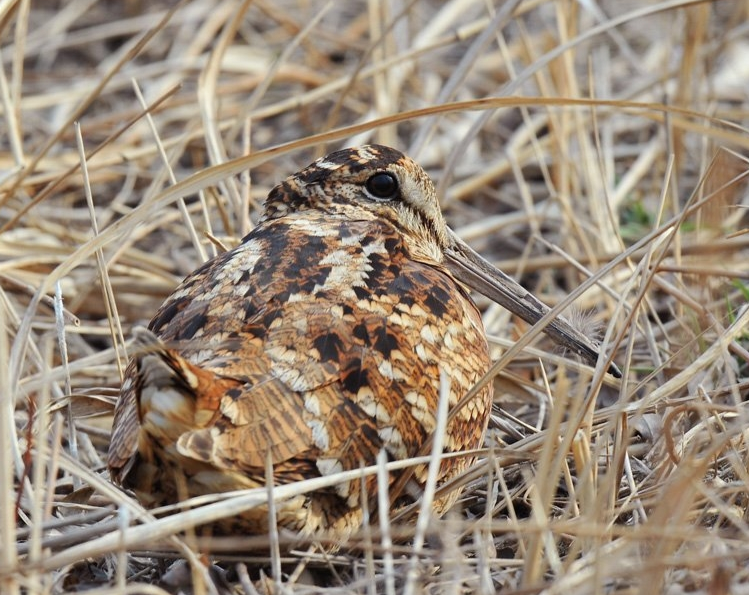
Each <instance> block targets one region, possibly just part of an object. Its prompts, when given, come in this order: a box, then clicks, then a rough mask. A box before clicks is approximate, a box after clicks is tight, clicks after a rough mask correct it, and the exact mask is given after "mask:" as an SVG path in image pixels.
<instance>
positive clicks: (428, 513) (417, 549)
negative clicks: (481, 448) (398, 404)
mask: <svg viewBox="0 0 749 595" xmlns="http://www.w3.org/2000/svg"><path fill="white" fill-rule="evenodd" d="M449 402H450V378H449V376H448V375H447V374H446V373H445V370H444V369H442V368H441V367H440V398H439V402H438V404H437V424H436V427H435V428H434V434H433V436H434V438H433V440H432V451H431V453H430V456H429V467H427V479H426V483H425V484H424V493H423V495H422V496H421V503H420V506H421V508H420V510H419V516H418V517H417V519H416V531H415V532H414V541H413V546H412V547H413V553H412V554H411V559H410V561H409V565H408V573H407V575H406V585H405V587H404V588H403V593H404V594H405V595H414V594H415V592H416V588H417V584H416V580H417V578H418V565H419V557H420V556H421V554H422V551H423V549H424V540H425V536H426V532H427V529H428V528H429V523H430V521H431V520H432V518H433V517H434V512H433V510H432V505H433V504H434V493H435V491H436V489H437V477H438V475H439V471H440V466H441V464H442V449H443V446H444V444H445V434H446V431H447V418H448V415H447V413H448V406H449Z"/></svg>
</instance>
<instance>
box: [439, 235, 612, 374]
mask: <svg viewBox="0 0 749 595" xmlns="http://www.w3.org/2000/svg"><path fill="white" fill-rule="evenodd" d="M448 233H449V235H450V240H451V243H452V246H450V247H449V248H447V249H446V250H445V265H446V266H447V268H448V269H449V270H450V272H451V273H452V274H453V275H454V276H455V278H456V279H458V280H459V281H461V282H462V283H465V284H466V285H467V286H469V287H470V288H472V289H474V290H476V291H478V292H479V293H481V294H483V295H485V296H486V297H487V298H489V299H490V300H492V301H494V302H496V303H498V304H499V305H501V306H503V307H505V308H507V309H508V310H509V311H510V312H512V313H513V314H516V315H517V316H520V318H522V319H523V320H525V321H526V322H527V323H528V324H536V323H537V322H538V321H539V320H540V319H541V318H542V317H543V316H544V315H545V314H547V313H548V312H549V311H550V310H551V308H549V306H547V305H546V304H544V303H543V302H541V301H539V300H538V299H536V297H535V296H534V295H533V294H532V293H530V292H529V291H527V290H526V289H524V288H523V287H522V286H521V285H520V284H519V283H517V282H516V281H515V280H514V279H512V278H511V277H509V276H508V275H506V274H505V273H503V272H502V271H500V270H499V269H498V268H497V267H495V266H492V265H491V264H490V263H489V262H488V261H486V260H485V259H484V258H482V257H481V256H480V255H479V254H478V253H476V252H475V251H474V250H473V249H472V248H471V247H470V246H468V244H466V243H465V242H463V240H461V239H460V238H459V237H458V236H456V235H455V233H453V232H452V230H450V231H449V232H448ZM543 331H544V332H545V333H546V334H547V335H549V336H550V337H551V338H552V339H554V341H556V342H557V343H559V344H560V345H562V346H563V347H566V348H567V349H569V350H570V351H573V352H574V353H577V354H578V355H580V356H581V357H582V358H583V359H584V360H585V361H586V362H588V363H589V364H591V365H593V366H595V364H596V362H597V361H598V358H599V356H600V351H599V347H598V345H596V344H595V343H594V342H593V341H591V340H590V339H589V338H588V337H586V336H585V335H583V334H582V333H581V332H580V331H578V330H576V329H575V328H574V327H572V325H570V324H569V323H568V322H567V321H566V320H565V319H564V318H562V317H561V316H558V317H557V318H554V319H552V320H551V321H550V322H549V323H548V324H547V325H546V327H545V328H544V329H543ZM608 373H609V374H611V375H612V376H614V377H615V378H621V377H622V373H621V370H619V368H618V367H617V366H616V364H614V363H612V364H611V365H610V366H609V368H608Z"/></svg>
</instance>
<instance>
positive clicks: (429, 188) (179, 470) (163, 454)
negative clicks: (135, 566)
mask: <svg viewBox="0 0 749 595" xmlns="http://www.w3.org/2000/svg"><path fill="white" fill-rule="evenodd" d="M471 290H475V291H478V292H480V293H482V294H484V295H485V296H487V297H489V298H490V299H492V300H494V301H497V302H498V303H500V304H502V305H504V306H505V307H507V308H508V309H510V310H511V311H513V312H515V313H516V314H517V315H518V316H520V317H521V318H523V319H525V320H526V321H528V322H530V323H535V322H537V321H538V320H539V319H540V318H541V317H542V316H543V315H544V314H546V313H547V312H548V311H549V308H548V307H547V306H546V305H545V304H543V303H542V302H540V301H539V300H538V299H536V298H535V297H534V296H533V295H532V294H531V293H529V292H528V291H526V290H525V289H524V288H523V287H522V286H520V285H519V284H518V283H517V282H515V281H514V280H513V279H512V278H511V277H509V276H507V275H505V274H504V273H502V272H501V271H500V270H499V269H497V268H495V267H494V266H493V265H491V264H490V263H489V262H487V261H486V260H484V259H483V258H482V257H481V256H479V255H478V254H477V253H476V252H474V251H473V250H472V249H471V248H470V247H469V246H468V245H467V244H465V243H464V242H463V241H462V240H460V239H459V238H458V236H457V235H456V234H455V233H454V232H453V231H452V230H451V229H450V228H449V227H448V226H447V224H446V222H445V219H444V217H443V214H442V212H441V210H440V205H439V202H438V199H437V194H436V191H435V187H434V184H433V183H432V181H431V180H430V178H429V176H428V175H427V173H426V172H425V171H424V170H423V169H422V168H421V167H420V166H419V165H418V164H417V163H416V162H414V161H413V160H412V159H410V158H409V157H407V156H405V155H404V154H403V153H401V152H399V151H397V150H396V149H393V148H390V147H386V146H383V145H366V146H360V147H355V148H348V149H343V150H340V151H336V152H333V153H331V154H329V155H327V156H325V157H323V158H321V159H318V160H317V161H315V162H314V163H312V164H311V165H309V166H308V167H306V168H305V169H303V170H301V171H300V172H298V173H296V174H294V175H291V176H289V177H288V178H287V179H285V180H284V181H283V182H282V183H280V184H279V185H277V186H276V187H275V188H273V189H272V191H271V192H270V193H269V195H268V197H267V199H266V201H265V203H264V206H263V211H262V215H261V217H260V218H259V220H258V222H257V224H256V226H255V227H254V228H253V229H252V231H250V233H249V234H248V235H247V236H246V237H244V238H243V239H242V240H241V242H240V243H239V244H238V245H237V247H235V248H234V249H232V250H228V251H225V252H223V253H221V254H219V255H218V256H216V257H214V258H213V259H211V260H208V261H207V262H206V263H205V264H203V265H202V266H200V267H199V268H198V269H197V270H195V271H194V272H193V273H192V274H190V275H188V276H187V277H186V278H185V279H184V281H182V283H181V284H180V285H179V286H178V287H177V288H176V289H175V290H174V292H173V293H172V294H171V295H170V296H169V297H168V298H167V299H166V301H165V302H164V303H163V304H162V306H161V307H160V308H159V309H158V311H157V312H156V314H155V315H154V316H153V318H152V319H151V321H150V323H149V324H148V327H147V328H143V327H141V328H138V329H136V330H135V331H134V345H135V353H133V355H132V357H131V359H130V361H129V363H128V366H127V368H126V372H125V375H124V380H123V383H122V385H121V391H120V396H119V399H118V401H117V403H116V406H115V412H114V420H113V429H112V436H111V442H110V446H109V451H108V461H107V462H108V467H109V472H110V476H111V478H112V480H113V481H114V482H115V483H117V484H118V485H120V486H122V487H123V488H126V489H129V490H132V492H134V493H135V495H136V496H137V498H138V499H139V500H140V501H141V502H142V503H143V504H144V505H145V506H147V507H156V506H161V505H164V504H173V503H177V502H180V501H181V500H183V499H185V498H188V497H193V496H200V495H205V494H215V493H221V492H227V491H232V490H237V489H244V488H256V487H261V486H265V485H266V465H267V462H268V461H270V463H271V464H272V479H273V483H274V484H275V485H284V484H289V483H292V482H295V481H299V480H302V479H308V478H312V477H327V476H330V475H332V474H335V473H336V472H338V471H343V470H353V469H358V468H360V467H362V466H366V465H372V464H374V463H375V462H376V460H377V456H378V454H379V453H380V452H381V451H384V452H385V454H386V455H387V458H388V460H403V459H407V458H409V457H413V456H416V455H419V454H426V453H425V452H424V447H425V445H426V444H428V443H429V441H430V439H431V436H432V434H433V433H434V431H435V428H436V424H437V419H436V416H437V408H438V402H439V399H440V376H441V375H445V376H446V377H447V378H448V379H449V383H448V384H447V385H448V386H449V391H448V394H447V398H448V407H449V409H450V417H449V418H448V419H449V421H448V424H447V428H446V433H445V438H444V452H445V454H449V455H454V456H449V457H445V458H444V460H443V461H442V463H441V466H440V468H439V473H438V483H439V485H442V484H444V483H445V482H447V481H448V480H450V479H452V478H455V477H456V476H457V475H459V474H460V473H461V472H463V471H464V470H465V469H466V468H467V467H468V466H469V465H471V464H472V463H473V462H474V460H475V456H476V455H475V452H476V450H477V449H479V448H480V447H481V446H482V444H483V441H484V436H485V432H486V428H487V423H488V420H489V417H490V412H491V407H492V401H493V395H492V384H491V383H487V384H485V385H484V386H483V388H480V390H477V391H474V393H473V394H472V396H469V398H467V399H466V398H465V397H466V396H467V395H469V391H471V389H472V388H473V387H474V386H475V385H476V384H477V383H478V382H479V381H480V380H481V379H482V377H483V376H484V375H485V374H486V373H487V371H488V370H489V367H490V366H491V358H490V353H489V346H488V341H487V337H486V332H485V330H484V327H483V324H482V319H481V314H480V312H479V309H478V308H477V306H476V304H475V303H474V301H473V299H472V297H471V294H470V291H471ZM545 332H547V334H549V335H550V336H551V337H552V338H553V339H555V340H556V341H557V342H559V343H560V344H562V345H564V346H566V347H568V348H570V349H571V350H572V351H574V352H575V353H577V354H579V355H580V356H581V357H582V358H583V359H584V360H585V361H587V362H589V363H595V362H596V361H597V359H598V357H599V347H598V345H597V344H596V343H595V342H593V341H592V340H591V339H589V338H588V337H586V336H584V335H583V334H582V333H580V332H579V331H577V330H575V329H574V328H573V327H572V326H571V325H570V324H569V323H568V322H567V321H566V320H565V319H564V318H561V317H558V318H555V319H553V320H552V321H551V323H550V324H549V325H548V326H546V328H545ZM608 371H609V372H610V373H612V374H613V375H615V376H617V375H620V372H619V370H618V368H616V366H615V364H611V365H610V366H609V368H608ZM461 453H465V456H460V455H461ZM426 472H427V471H426V467H425V466H423V465H422V466H421V467H416V468H415V469H410V470H409V475H403V473H405V472H393V473H392V474H391V476H390V479H389V481H390V488H391V489H395V488H396V487H398V486H399V487H400V492H401V493H400V494H391V496H392V497H393V498H400V499H401V500H403V501H410V502H413V501H415V500H417V499H418V497H419V494H420V492H421V490H423V487H424V484H425V481H426ZM399 480H400V481H399ZM376 493H377V486H376V478H375V477H374V476H369V477H367V478H365V479H364V480H363V483H362V480H359V479H357V480H355V481H349V482H343V483H341V484H339V485H336V486H334V487H333V488H329V489H324V490H317V491H312V492H310V493H307V494H303V495H300V496H298V497H294V498H291V499H289V500H285V501H282V502H279V503H278V504H277V507H276V522H277V524H278V526H279V527H283V528H285V529H289V530H291V531H293V532H296V533H298V534H300V535H308V536H314V535H322V534H325V535H332V536H339V537H343V536H346V535H350V534H351V533H352V532H354V531H356V530H357V529H358V528H359V527H360V526H361V523H362V519H363V509H364V506H363V504H367V505H368V506H369V509H370V510H374V509H376V499H375V498H373V495H374V494H376ZM458 493H459V491H458V490H453V491H452V492H450V493H449V494H448V495H447V496H445V497H442V498H438V499H437V501H436V502H435V505H434V506H435V512H436V513H437V514H441V513H442V512H444V511H445V510H447V509H449V507H450V506H451V505H452V504H454V501H455V499H456V498H457V496H458ZM365 500H366V502H364V501H365ZM268 526H269V517H268V510H267V509H265V508H254V509H252V510H249V511H247V512H246V513H244V514H242V515H240V516H239V517H237V518H232V519H227V520H225V521H220V522H218V523H216V524H215V526H213V527H212V528H211V529H212V530H214V531H216V532H217V533H224V534H226V533H228V534H261V533H263V532H265V531H267V529H268Z"/></svg>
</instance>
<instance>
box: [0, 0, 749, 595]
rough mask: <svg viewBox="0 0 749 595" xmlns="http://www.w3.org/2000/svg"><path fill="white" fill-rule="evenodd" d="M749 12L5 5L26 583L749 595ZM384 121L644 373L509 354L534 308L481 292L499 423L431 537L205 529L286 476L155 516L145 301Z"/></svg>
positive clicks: (6, 550)
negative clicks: (119, 481) (130, 491)
mask: <svg viewBox="0 0 749 595" xmlns="http://www.w3.org/2000/svg"><path fill="white" fill-rule="evenodd" d="M747 23H749V3H747V2H745V1H739V0H722V1H714V2H688V1H685V0H675V1H666V2H646V1H643V0H628V1H618V2H617V1H615V0H600V1H599V2H594V1H591V2H575V1H573V0H527V1H508V2H494V3H493V2H487V1H485V0H448V1H446V2H438V1H429V0H414V1H410V2H396V1H389V0H369V1H367V2H364V1H352V2H323V1H318V0H306V1H305V0H297V1H292V0H255V1H254V2H253V1H250V0H248V1H245V2H242V1H240V0H214V1H209V0H183V1H181V2H163V1H158V0H156V1H154V2H143V1H141V0H123V1H121V2H106V1H101V0H99V1H97V0H68V1H65V2H62V1H61V2H53V1H45V0H38V1H36V2H30V1H29V0H4V1H3V0H0V60H1V61H2V63H1V67H0V110H1V112H2V117H0V441H1V443H0V592H1V593H3V594H5V593H8V594H17V593H33V594H36V593H62V592H69V591H82V590H88V591H89V592H91V593H97V594H104V593H149V594H150V593H165V592H171V593H177V592H179V593H193V592H194V593H213V594H218V593H255V592H278V593H282V592H283V593H287V592H294V593H297V592H300V593H301V592H307V593H312V592H321V591H323V592H329V593H395V592H398V593H400V592H404V593H417V592H419V593H421V592H425V593H427V592H428V593H441V592H445V593H493V592H495V591H497V590H502V592H505V593H537V592H543V593H549V594H552V593H559V594H563V593H564V594H566V593H673V594H677V593H683V592H690V593H706V594H710V595H717V594H720V593H729V592H730V593H746V592H749V570H747V568H749V566H748V563H749V523H748V522H747V521H748V520H749V512H748V510H747V504H748V502H749V473H748V472H747V456H748V453H747V445H746V441H745V434H746V428H747V411H746V407H745V403H744V401H745V399H746V395H747V389H748V388H749V367H748V366H749V352H748V351H747V342H748V340H747V330H746V329H747V320H748V318H749V313H747V308H746V302H747V298H748V297H749V289H748V288H747V277H748V276H749V264H748V263H749V258H748V257H749V253H748V251H747V242H748V241H749V240H747V237H748V236H747V234H746V233H745V232H746V229H745V227H746V224H747V217H746V208H747V205H749V195H748V193H747V183H746V172H747V159H746V155H747V150H748V149H749V135H747V129H746V127H747V124H748V123H749V111H748V109H749V59H748V58H747V57H748V56H749V36H748V32H749V25H748V24H747ZM364 142H378V143H384V144H389V145H392V146H395V147H397V148H399V149H401V150H404V151H405V152H407V153H409V154H410V155H411V156H412V157H414V158H415V159H417V160H418V161H419V162H420V163H421V164H423V166H424V167H425V168H426V169H427V170H428V171H429V172H430V173H431V174H432V176H433V178H434V179H435V182H436V183H437V185H438V188H439V192H440V198H441V201H442V205H443V209H444V211H445V213H446V216H447V217H448V220H449V222H450V224H451V226H452V227H453V228H454V229H455V230H456V231H457V232H458V233H459V234H460V235H461V236H462V237H463V238H464V239H466V240H467V241H468V242H469V243H471V244H472V245H473V246H474V247H475V248H476V249H477V250H479V251H480V252H481V253H482V254H483V255H485V256H486V257H487V258H490V259H491V260H493V261H494V262H495V263H497V264H498V265H499V266H500V267H501V268H502V269H503V270H505V271H506V272H507V273H509V274H512V275H514V276H515V277H516V278H518V279H520V280H521V281H522V282H523V283H524V284H525V286H526V287H528V288H529V289H532V290H533V291H534V292H535V293H536V294H537V295H538V296H539V297H541V298H542V299H544V300H545V301H546V302H547V303H549V304H551V305H556V304H559V303H560V302H561V301H562V300H564V299H565V297H566V296H568V295H570V294H573V292H574V295H573V298H572V300H574V306H573V307H574V309H575V311H577V312H578V313H583V314H574V313H573V314H570V311H569V310H568V311H567V315H568V316H575V317H577V318H578V319H579V324H580V325H582V326H583V328H585V329H587V332H589V333H591V334H595V335H597V336H598V337H599V338H601V339H602V340H603V341H604V350H605V352H606V353H607V354H613V357H614V359H615V361H616V362H617V363H618V364H619V365H620V366H621V367H622V368H623V370H624V372H625V376H624V378H623V379H622V380H621V381H618V380H614V379H612V378H610V377H606V376H604V375H603V374H602V367H601V366H599V369H598V370H595V371H594V370H593V369H591V368H587V367H585V366H582V365H581V364H579V363H578V362H576V361H574V359H571V358H567V357H564V354H562V353H560V352H559V351H558V350H556V349H555V348H554V347H553V346H552V345H550V343H549V342H548V340H546V339H545V338H543V337H540V336H536V337H534V338H533V341H532V342H531V344H530V346H527V347H526V348H525V349H523V350H519V349H516V350H513V351H512V352H510V353H509V356H508V349H509V348H510V347H511V346H512V345H513V344H514V341H516V340H517V339H518V338H519V337H521V336H525V337H527V336H528V335H526V334H525V332H526V331H527V327H526V326H525V325H523V324H522V323H521V322H520V321H518V320H517V319H515V318H514V317H511V316H509V315H508V313H507V312H505V311H503V310H502V309H501V308H499V307H497V306H494V305H491V304H489V303H487V302H486V301H485V300H483V301H481V300H480V304H481V306H482V309H483V310H484V313H485V323H486V327H487V331H488V333H489V334H490V336H491V341H492V345H493V348H494V350H495V356H496V357H497V358H498V359H499V361H500V364H499V365H498V368H497V369H496V370H495V372H496V373H497V375H496V376H495V377H494V380H493V381H494V382H495V385H496V391H495V392H496V409H495V415H494V416H493V419H492V423H491V427H490V432H489V436H488V438H487V444H486V447H487V448H486V451H485V452H484V453H483V455H482V457H481V459H480V461H479V462H478V463H477V464H476V465H475V467H474V468H473V469H472V470H471V473H469V474H468V475H467V476H466V477H465V478H463V479H462V480H461V483H462V484H464V486H465V490H464V494H463V496H462V498H461V501H460V504H459V506H457V507H456V509H455V510H454V511H453V512H452V513H451V514H449V515H448V516H447V517H446V518H444V519H441V520H436V519H432V520H430V521H429V523H428V526H427V527H426V531H425V530H424V527H423V526H420V525H415V524H414V523H413V522H409V521H408V519H407V518H406V517H407V516H408V515H406V516H405V517H403V518H397V519H389V518H387V517H385V522H382V520H378V521H374V520H373V521H372V523H371V525H369V526H367V527H365V529H364V530H363V531H362V532H361V534H359V535H357V536H355V537H354V538H353V539H352V541H351V543H349V544H347V545H345V546H344V547H342V548H341V549H339V550H338V551H337V552H334V553H330V552H328V553H325V549H324V548H321V547H317V546H316V544H315V543H301V542H295V543H294V546H293V547H292V548H291V550H290V551H285V552H284V553H283V556H281V554H279V550H278V549H277V548H276V546H275V544H276V540H277V538H280V539H281V540H285V539H288V538H289V537H288V536H284V535H281V536H277V535H270V536H256V537H255V538H253V539H249V538H247V537H244V536H237V538H236V539H234V540H233V541H232V540H229V542H227V541H223V542H221V541H215V540H214V541H211V542H207V541H206V540H205V539H200V538H198V537H196V536H195V534H194V532H193V531H192V530H191V527H194V526H195V525H197V524H199V523H200V522H203V521H205V520H207V519H209V518H215V516H216V515H227V514H231V513H232V511H233V510H236V509H238V508H242V507H247V506H253V505H257V504H258V502H262V501H264V500H265V499H266V498H267V497H268V493H267V491H265V490H259V491H253V492H251V493H243V494H236V495H233V496H232V497H231V498H229V499H228V500H221V499H219V500H218V501H217V502H213V503H212V502H202V503H199V504H200V505H199V506H196V507H195V508H193V509H192V510H189V511H186V512H184V511H183V512H179V513H178V514H175V515H171V516H167V517H165V518H161V519H156V518H154V517H153V516H151V515H149V514H147V513H145V511H143V510H142V509H141V508H140V507H139V505H138V504H137V502H135V501H134V500H132V498H129V497H128V496H127V495H125V494H123V493H122V492H121V491H119V490H117V489H116V488H114V487H113V486H112V485H111V484H109V483H108V480H107V473H106V469H105V465H104V457H105V452H106V448H107V443H108V439H109V430H110V425H111V412H112V407H113V403H114V400H115V398H116V395H117V390H118V386H119V382H120V378H121V374H122V370H123V365H124V363H125V362H126V361H127V359H126V358H127V350H128V338H129V337H130V329H131V327H132V325H134V324H142V323H144V322H146V321H147V320H148V319H149V318H150V316H151V315H152V314H153V313H154V312H155V310H156V308H157V307H158V305H159V304H160V302H161V301H162V300H163V299H164V298H165V297H166V296H167V295H168V294H169V292H170V291H171V290H172V289H173V288H174V287H175V285H176V284H177V283H178V282H179V281H180V280H181V279H182V277H183V276H184V275H186V274H187V273H188V272H190V271H191V270H193V269H194V268H195V267H196V266H198V265H199V264H200V263H201V262H203V261H204V260H205V259H206V258H209V257H210V256H212V255H213V254H216V253H217V251H220V250H222V249H223V246H232V245H235V244H236V242H237V241H238V240H239V238H241V237H242V236H243V235H244V234H246V233H247V231H248V230H249V229H251V228H252V225H253V221H255V220H256V218H257V216H258V213H259V207H260V205H261V203H262V200H263V198H264V197H265V195H266V194H267V192H268V191H269V189H270V188H272V186H273V185H274V184H275V183H277V182H278V181H280V180H281V179H283V178H284V177H285V176H286V175H289V174H290V173H293V172H295V171H297V170H298V169H300V168H301V167H303V166H305V165H306V164H308V163H309V162H310V161H311V160H312V159H313V158H315V157H318V156H321V155H323V154H324V153H326V152H327V151H329V150H332V149H335V148H339V147H342V146H349V145H355V144H360V143H364ZM500 368H501V369H500ZM370 471H371V472H375V471H376V470H370ZM310 487H311V486H310V485H309V484H300V485H298V486H291V487H289V488H288V490H287V492H281V491H280V490H276V491H275V493H274V496H276V497H279V496H283V495H284V494H287V493H291V492H293V491H296V492H299V491H303V490H305V489H309V488H310ZM290 491H291V492H290ZM417 512H418V511H416V512H412V514H411V518H413V516H414V515H415V514H416V513H417ZM388 521H389V522H388ZM391 541H392V543H391ZM248 544H251V545H252V546H253V547H255V548H256V550H255V551H254V552H252V553H245V554H243V553H242V551H243V550H247V549H248V547H249V546H248ZM257 548H259V550H258V549H257ZM258 551H259V552H260V553H258ZM280 551H284V549H283V548H282V549H281V550H280ZM209 553H210V554H213V555H209ZM174 560H181V561H182V562H178V563H176V564H173V561H174Z"/></svg>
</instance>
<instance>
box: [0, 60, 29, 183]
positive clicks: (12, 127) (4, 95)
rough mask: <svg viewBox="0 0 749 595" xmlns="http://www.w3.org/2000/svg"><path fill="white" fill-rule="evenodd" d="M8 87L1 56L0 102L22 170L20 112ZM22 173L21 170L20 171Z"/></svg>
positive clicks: (18, 164)
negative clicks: (18, 118)
mask: <svg viewBox="0 0 749 595" xmlns="http://www.w3.org/2000/svg"><path fill="white" fill-rule="evenodd" d="M10 95H11V94H10V89H9V87H8V79H7V77H6V76H5V69H4V68H3V67H2V55H1V54H0V102H2V105H3V115H4V116H5V123H6V125H7V126H8V128H7V135H8V142H9V144H10V150H11V153H12V154H13V160H14V161H15V165H16V167H18V168H22V167H23V165H24V163H25V157H24V155H23V142H22V141H21V131H20V130H19V128H18V120H17V118H16V117H17V115H18V110H17V109H15V107H14V105H13V100H12V99H11V97H10ZM19 171H20V170H19Z"/></svg>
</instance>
